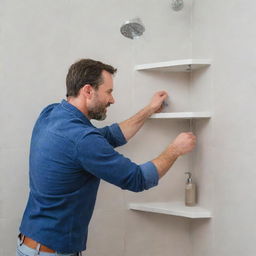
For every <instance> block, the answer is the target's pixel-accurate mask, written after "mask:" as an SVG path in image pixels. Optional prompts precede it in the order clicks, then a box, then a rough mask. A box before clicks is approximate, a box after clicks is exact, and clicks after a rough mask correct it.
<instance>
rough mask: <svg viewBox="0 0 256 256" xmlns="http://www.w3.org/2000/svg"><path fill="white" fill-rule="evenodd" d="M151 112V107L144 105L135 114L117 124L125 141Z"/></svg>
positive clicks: (136, 130)
mask: <svg viewBox="0 0 256 256" xmlns="http://www.w3.org/2000/svg"><path fill="white" fill-rule="evenodd" d="M152 114H153V111H152V109H151V108H150V107H149V106H146V107H145V108H143V109H142V110H140V111H139V112H138V113H137V114H135V115H134V116H132V117H131V118H129V119H127V120H125V121H123V122H121V123H120V124H119V126H120V129H121V130H122V132H123V134H124V136H125V138H126V140H127V141H128V140H129V139H130V138H132V137H133V136H134V135H135V134H136V133H137V132H138V131H139V129H140V128H141V127H142V126H143V124H144V123H145V121H146V120H147V118H148V117H149V116H151V115H152Z"/></svg>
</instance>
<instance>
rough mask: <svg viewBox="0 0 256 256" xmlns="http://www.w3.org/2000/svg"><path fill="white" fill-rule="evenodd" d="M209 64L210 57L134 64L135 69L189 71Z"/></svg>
mask: <svg viewBox="0 0 256 256" xmlns="http://www.w3.org/2000/svg"><path fill="white" fill-rule="evenodd" d="M210 65H211V59H184V60H173V61H165V62H156V63H148V64H142V65H136V66H135V70H160V71H169V72H190V71H193V70H196V69H200V68H204V67H207V66H210Z"/></svg>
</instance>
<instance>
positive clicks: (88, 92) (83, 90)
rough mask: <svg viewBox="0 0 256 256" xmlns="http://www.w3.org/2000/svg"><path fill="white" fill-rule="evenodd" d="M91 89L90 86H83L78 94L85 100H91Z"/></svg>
mask: <svg viewBox="0 0 256 256" xmlns="http://www.w3.org/2000/svg"><path fill="white" fill-rule="evenodd" d="M93 91H94V89H93V87H92V86H91V85H90V84H85V85H84V86H83V87H82V88H81V89H80V93H81V94H82V95H83V96H84V97H85V98H87V99H91V98H92V95H93Z"/></svg>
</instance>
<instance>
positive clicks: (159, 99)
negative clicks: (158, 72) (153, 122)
mask: <svg viewBox="0 0 256 256" xmlns="http://www.w3.org/2000/svg"><path fill="white" fill-rule="evenodd" d="M167 97H168V94H167V92H165V91H160V92H157V93H155V94H154V96H153V97H152V99H151V101H150V103H149V105H148V106H149V108H150V110H151V113H152V114H154V113H158V112H160V111H161V110H162V107H163V102H164V100H165V99H167Z"/></svg>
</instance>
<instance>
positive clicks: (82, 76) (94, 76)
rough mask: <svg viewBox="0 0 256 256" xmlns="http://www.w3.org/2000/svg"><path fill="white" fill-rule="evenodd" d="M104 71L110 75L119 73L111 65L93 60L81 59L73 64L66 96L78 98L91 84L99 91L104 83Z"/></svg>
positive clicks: (68, 75) (69, 71)
mask: <svg viewBox="0 0 256 256" xmlns="http://www.w3.org/2000/svg"><path fill="white" fill-rule="evenodd" d="M103 70H105V71H107V72H109V73H110V74H114V73H115V72H116V71H117V69H115V68H113V67H112V66H110V65H107V64H104V63H102V62H100V61H96V60H92V59H81V60H79V61H77V62H75V63H74V64H72V65H71V66H70V68H69V70H68V74H67V77H66V87H67V94H66V96H67V97H68V96H73V97H76V96H77V95H78V93H79V90H80V89H81V88H82V87H83V86H84V85H85V84H90V85H91V86H93V87H94V88H95V89H96V90H97V89H98V88H99V86H100V85H101V84H102V83H103V82H104V81H103V78H102V71H103Z"/></svg>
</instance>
